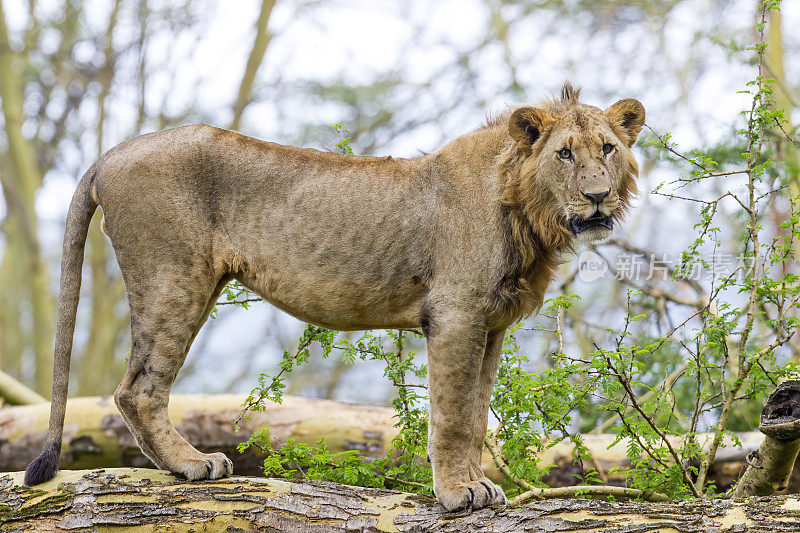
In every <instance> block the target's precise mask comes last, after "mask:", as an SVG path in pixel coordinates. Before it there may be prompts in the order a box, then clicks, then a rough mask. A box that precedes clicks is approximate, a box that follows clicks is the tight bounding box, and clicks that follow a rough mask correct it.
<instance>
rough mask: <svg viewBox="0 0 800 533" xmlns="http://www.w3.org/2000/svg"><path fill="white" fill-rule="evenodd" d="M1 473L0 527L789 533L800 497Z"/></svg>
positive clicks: (795, 525)
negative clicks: (587, 496)
mask: <svg viewBox="0 0 800 533" xmlns="http://www.w3.org/2000/svg"><path fill="white" fill-rule="evenodd" d="M22 475H23V473H22V472H15V473H13V474H9V475H6V476H3V477H0V527H1V528H2V530H3V531H13V532H17V531H19V532H21V531H36V532H48V531H63V530H66V531H110V530H113V531H154V530H158V531H316V532H324V531H494V532H519V531H618V532H630V531H637V532H638V531H687V532H688V531H698V532H700V531H702V532H712V531H797V530H800V499H798V498H795V497H786V496H775V497H764V498H749V499H745V500H735V501H733V500H703V501H685V502H677V503H667V504H646V503H638V502H621V503H617V502H605V501H599V500H566V499H558V500H548V501H543V502H536V503H532V504H530V505H526V506H524V507H520V508H503V509H483V510H481V511H477V512H474V513H471V514H469V513H458V514H446V513H445V512H444V509H443V508H442V507H441V506H440V505H439V504H437V503H436V502H435V501H433V500H432V499H431V498H428V497H426V496H419V495H413V494H407V493H402V492H394V491H387V490H377V489H365V488H359V487H350V486H346V485H336V484H333V483H327V482H295V481H292V482H290V481H285V480H276V479H266V478H261V479H258V478H244V477H235V478H228V479H224V480H217V481H208V482H194V483H187V482H185V481H182V480H179V479H176V478H175V477H173V476H171V475H169V474H167V473H165V472H163V471H157V470H147V469H108V470H97V471H93V472H86V471H62V472H60V473H59V474H58V475H57V476H56V478H55V479H53V480H52V481H50V482H48V483H46V484H43V485H40V486H38V487H36V488H28V487H23V486H21V485H20V483H21V481H22Z"/></svg>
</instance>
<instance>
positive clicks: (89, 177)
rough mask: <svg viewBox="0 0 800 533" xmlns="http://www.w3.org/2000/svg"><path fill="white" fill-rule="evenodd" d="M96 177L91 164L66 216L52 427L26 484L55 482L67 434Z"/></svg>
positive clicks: (26, 476) (28, 472) (29, 471)
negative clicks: (71, 366)
mask: <svg viewBox="0 0 800 533" xmlns="http://www.w3.org/2000/svg"><path fill="white" fill-rule="evenodd" d="M96 174H97V164H95V165H92V167H91V168H90V169H89V170H88V171H87V172H86V174H84V175H83V178H81V181H80V182H79V183H78V188H77V189H76V191H75V194H74V195H73V196H72V202H71V203H70V205H69V211H68V213H67V224H66V227H65V230H64V248H63V256H62V259H61V287H60V291H59V296H58V318H57V324H56V344H55V353H54V356H53V400H52V402H51V404H50V428H49V430H48V433H47V442H46V443H45V446H44V450H43V451H42V453H41V454H39V457H37V458H36V459H34V460H33V461H31V464H29V465H28V468H26V469H25V484H26V485H38V484H39V483H44V482H45V481H48V480H50V479H52V478H53V476H55V474H56V471H57V470H58V458H59V455H60V453H61V437H62V434H63V432H64V413H65V411H66V407H67V387H68V386H69V362H70V356H71V355H72V335H73V333H74V331H75V315H76V314H77V311H78V298H79V296H80V292H81V270H82V267H83V249H84V247H85V245H86V234H87V233H88V231H89V223H90V222H91V220H92V215H93V214H94V212H95V210H96V209H97V205H98V204H97V202H95V201H94V199H93V198H92V186H93V185H94V180H95V176H96Z"/></svg>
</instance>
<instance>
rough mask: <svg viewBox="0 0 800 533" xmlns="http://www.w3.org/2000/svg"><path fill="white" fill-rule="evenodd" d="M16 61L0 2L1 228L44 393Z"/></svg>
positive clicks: (44, 311)
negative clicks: (4, 163) (16, 262)
mask: <svg viewBox="0 0 800 533" xmlns="http://www.w3.org/2000/svg"><path fill="white" fill-rule="evenodd" d="M16 66H17V65H15V63H14V52H13V49H12V48H11V43H10V41H9V38H8V29H7V27H6V23H5V14H4V11H3V5H2V2H1V1H0V72H2V75H0V100H2V110H3V118H4V119H5V131H6V139H7V142H8V154H9V159H10V161H11V168H12V172H10V173H2V174H0V186H2V193H3V196H4V198H5V202H6V210H7V213H6V220H5V223H4V224H3V232H4V233H6V232H9V231H13V233H12V234H10V235H9V234H8V233H6V237H7V241H9V242H14V241H16V242H17V243H19V244H18V246H15V247H14V250H18V251H19V253H20V266H21V269H20V270H18V271H16V273H17V274H18V275H17V277H16V280H15V282H17V283H19V284H20V285H21V286H22V287H24V288H25V291H26V293H27V294H26V296H27V298H28V301H29V302H30V311H31V322H32V323H31V326H30V332H31V334H30V338H31V344H32V346H33V352H34V360H35V362H36V368H35V375H34V388H35V389H36V391H37V392H38V393H40V394H44V395H46V396H48V397H49V396H50V386H51V384H52V383H53V353H52V348H53V344H52V339H53V317H54V315H55V304H54V302H53V298H52V295H51V294H50V278H49V275H48V272H47V268H46V265H45V262H44V260H43V258H42V253H41V248H40V246H39V237H38V229H37V228H38V221H37V218H36V212H35V210H34V196H35V193H36V190H37V189H38V188H39V186H40V185H41V183H42V174H41V171H40V169H39V166H38V163H37V161H36V155H35V153H34V150H33V148H32V146H31V145H30V143H29V142H28V139H26V138H25V136H24V135H23V134H22V122H23V109H22V105H23V79H22V75H21V72H20V69H18V68H16ZM6 274H8V273H6Z"/></svg>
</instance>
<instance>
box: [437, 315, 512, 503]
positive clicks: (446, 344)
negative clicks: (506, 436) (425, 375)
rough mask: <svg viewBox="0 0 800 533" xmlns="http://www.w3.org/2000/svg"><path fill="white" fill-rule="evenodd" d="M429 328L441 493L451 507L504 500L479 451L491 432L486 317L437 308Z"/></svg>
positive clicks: (503, 501) (442, 498)
mask: <svg viewBox="0 0 800 533" xmlns="http://www.w3.org/2000/svg"><path fill="white" fill-rule="evenodd" d="M427 329H428V332H427V337H428V365H429V386H430V400H431V414H430V435H429V439H430V443H429V451H430V460H431V465H432V466H433V490H434V492H435V493H436V497H437V498H438V499H439V501H440V502H441V503H442V505H444V507H445V508H446V509H447V510H449V511H453V510H457V509H463V508H467V507H471V508H473V509H480V508H482V507H486V506H487V505H491V504H495V503H497V504H503V503H505V495H504V494H503V491H502V489H500V488H499V487H498V486H497V485H495V484H494V483H492V482H491V481H489V480H488V479H487V478H486V477H485V476H484V475H483V471H482V470H481V466H480V457H479V454H476V453H475V446H476V443H477V442H479V441H480V440H481V439H482V432H485V431H486V411H485V407H484V395H483V394H482V393H481V387H482V385H485V384H484V383H481V381H482V380H481V369H482V366H483V359H484V353H485V349H486V340H487V330H486V327H485V320H482V319H480V318H477V317H473V318H470V317H469V316H468V315H467V314H466V313H464V312H459V311H457V310H437V311H436V312H435V315H433V316H432V317H431V321H430V326H429V327H428V328H427Z"/></svg>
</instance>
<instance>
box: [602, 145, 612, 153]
mask: <svg viewBox="0 0 800 533" xmlns="http://www.w3.org/2000/svg"><path fill="white" fill-rule="evenodd" d="M612 150H614V145H613V144H609V143H606V144H604V145H603V154H605V155H608V154H610V153H611V151H612Z"/></svg>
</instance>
